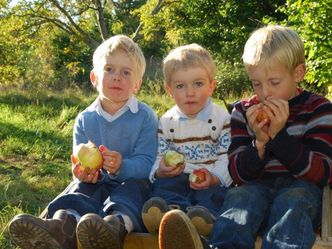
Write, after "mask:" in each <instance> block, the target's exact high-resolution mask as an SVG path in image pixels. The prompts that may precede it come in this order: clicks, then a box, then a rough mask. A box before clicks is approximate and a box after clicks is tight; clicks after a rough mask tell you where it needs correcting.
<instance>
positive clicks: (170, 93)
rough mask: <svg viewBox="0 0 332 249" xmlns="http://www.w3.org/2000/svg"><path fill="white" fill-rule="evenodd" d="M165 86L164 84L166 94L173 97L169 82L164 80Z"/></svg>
mask: <svg viewBox="0 0 332 249" xmlns="http://www.w3.org/2000/svg"><path fill="white" fill-rule="evenodd" d="M165 86H166V91H167V92H168V94H169V95H171V97H173V92H172V88H171V86H170V84H167V83H166V82H165Z"/></svg>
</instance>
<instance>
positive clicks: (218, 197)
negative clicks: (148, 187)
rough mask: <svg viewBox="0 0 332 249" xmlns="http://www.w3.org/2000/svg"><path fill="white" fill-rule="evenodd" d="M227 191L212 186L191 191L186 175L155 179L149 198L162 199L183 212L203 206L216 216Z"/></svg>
mask: <svg viewBox="0 0 332 249" xmlns="http://www.w3.org/2000/svg"><path fill="white" fill-rule="evenodd" d="M227 190H228V188H225V187H221V186H212V187H210V188H208V189H202V190H194V189H191V188H190V187H189V180H188V174H181V175H178V176H175V177H167V178H158V179H156V181H155V182H154V183H153V187H152V192H151V194H150V197H154V196H157V197H160V198H163V199H164V200H165V201H166V203H167V204H176V205H179V206H180V209H181V210H183V211H186V208H187V207H190V206H195V205H197V206H203V207H206V208H207V209H208V210H209V211H210V213H211V214H213V215H215V216H216V215H217V213H218V211H219V210H220V207H221V205H222V203H223V202H224V197H225V194H226V192H227Z"/></svg>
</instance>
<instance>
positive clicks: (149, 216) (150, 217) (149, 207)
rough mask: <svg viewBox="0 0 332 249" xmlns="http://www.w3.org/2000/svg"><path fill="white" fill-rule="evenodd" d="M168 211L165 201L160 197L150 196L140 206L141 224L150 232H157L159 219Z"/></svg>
mask: <svg viewBox="0 0 332 249" xmlns="http://www.w3.org/2000/svg"><path fill="white" fill-rule="evenodd" d="M167 211H169V208H168V206H167V203H166V202H165V201H164V200H163V199H161V198H158V197H157V198H151V199H150V200H148V201H147V202H146V203H145V204H144V206H143V208H142V220H143V224H144V226H145V228H146V230H148V232H149V233H151V234H157V233H158V230H159V225H160V221H161V219H162V218H163V216H164V215H165V214H166V212H167Z"/></svg>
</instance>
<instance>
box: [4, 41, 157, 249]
mask: <svg viewBox="0 0 332 249" xmlns="http://www.w3.org/2000/svg"><path fill="white" fill-rule="evenodd" d="M144 71H145V59H144V56H143V53H142V51H141V49H140V48H139V47H138V45H137V44H136V43H134V42H133V41H132V40H131V39H130V38H128V37H127V36H124V35H117V36H113V37H111V38H110V39H108V40H106V41H104V42H103V43H102V44H101V45H100V46H99V47H98V48H97V49H96V51H95V52H94V55H93V70H92V71H91V75H90V76H91V82H92V85H93V86H94V87H96V89H97V90H98V93H99V95H98V97H97V98H96V100H95V101H94V102H93V103H92V104H91V105H90V106H89V107H88V108H87V109H85V110H84V111H83V112H81V113H80V114H79V115H78V117H77V119H76V123H75V126H74V136H73V148H74V151H75V149H76V148H77V146H78V145H79V144H81V143H87V142H88V141H92V142H93V143H94V144H95V145H97V146H98V147H99V150H100V151H101V153H102V156H103V167H102V169H101V170H100V171H96V170H93V171H91V172H89V173H87V172H86V171H83V170H81V165H80V164H79V163H78V162H77V158H76V157H75V156H72V157H71V158H72V162H73V175H74V178H75V179H74V181H73V182H72V183H71V184H70V185H69V186H68V188H67V189H66V191H65V193H64V194H62V195H61V196H59V197H58V198H56V199H55V200H53V201H52V202H51V203H50V204H49V206H48V209H47V211H48V212H47V219H40V218H37V217H34V216H32V215H28V214H21V215H17V216H16V217H15V218H14V219H13V220H12V221H11V223H10V225H9V232H10V235H11V238H12V240H13V241H14V242H15V243H16V244H17V245H19V246H20V247H21V248H26V249H28V248H29V249H30V248H47V249H51V248H65V249H68V248H77V245H76V232H77V237H78V240H79V242H80V245H81V247H82V248H84V249H85V248H109V247H110V246H112V248H119V249H120V248H122V244H123V239H124V236H125V234H126V233H129V232H131V231H133V230H136V231H142V229H144V226H143V224H142V221H141V207H142V205H143V204H144V202H145V200H146V199H147V197H148V194H147V193H148V192H149V190H150V184H149V181H148V180H146V179H147V178H148V176H149V173H150V170H151V167H152V165H153V163H154V161H155V159H156V154H157V143H158V142H157V141H158V140H157V128H158V120H157V117H156V115H155V113H154V112H153V111H152V109H150V108H149V107H148V106H147V105H145V104H143V103H140V102H139V101H138V100H137V99H136V97H135V96H134V94H136V93H137V92H138V90H139V89H140V86H141V82H142V77H143V74H144ZM144 178H145V180H144ZM83 215H84V216H83ZM82 216H83V217H82ZM102 217H104V219H103V218H102ZM77 222H79V223H78V225H77Z"/></svg>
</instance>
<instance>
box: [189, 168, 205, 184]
mask: <svg viewBox="0 0 332 249" xmlns="http://www.w3.org/2000/svg"><path fill="white" fill-rule="evenodd" d="M205 179H206V177H205V172H204V171H203V170H201V169H194V170H193V172H192V173H190V175H189V181H190V182H192V183H201V182H204V181H205Z"/></svg>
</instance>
